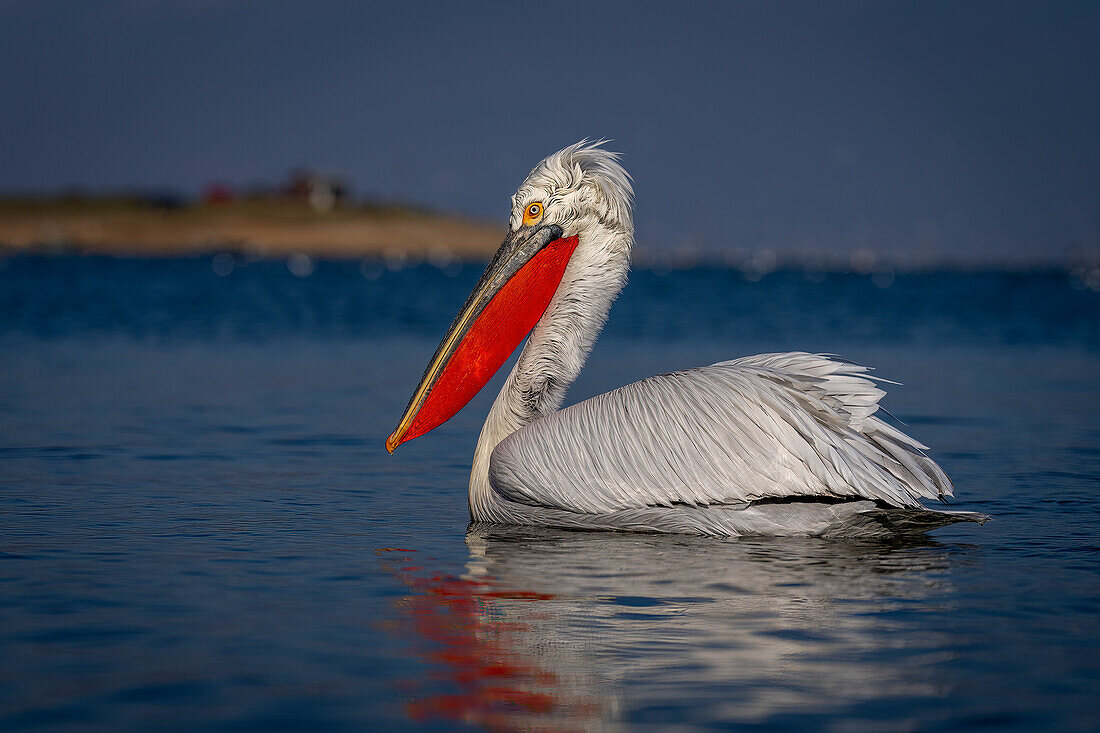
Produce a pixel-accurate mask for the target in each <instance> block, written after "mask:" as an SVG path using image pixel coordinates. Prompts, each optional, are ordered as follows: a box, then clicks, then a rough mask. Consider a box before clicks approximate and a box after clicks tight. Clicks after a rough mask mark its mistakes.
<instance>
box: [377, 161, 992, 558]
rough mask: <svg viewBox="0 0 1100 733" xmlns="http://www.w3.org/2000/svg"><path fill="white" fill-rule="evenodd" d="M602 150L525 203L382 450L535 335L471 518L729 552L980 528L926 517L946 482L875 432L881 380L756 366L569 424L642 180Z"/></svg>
mask: <svg viewBox="0 0 1100 733" xmlns="http://www.w3.org/2000/svg"><path fill="white" fill-rule="evenodd" d="M601 144H602V143H588V142H587V141H581V142H579V143H577V144H575V145H571V146H569V147H567V148H565V149H564V150H561V151H559V152H557V153H554V154H553V155H551V156H549V157H548V158H546V159H545V160H543V161H542V162H541V163H539V164H538V165H537V166H536V167H535V169H534V170H532V171H531V173H530V175H528V176H527V179H526V180H525V181H524V182H523V185H521V186H520V187H519V190H518V191H516V193H515V195H514V196H513V197H512V213H511V219H510V221H509V231H508V234H507V236H506V237H505V238H504V242H503V243H502V244H501V245H500V249H498V250H497V252H496V254H495V255H494V256H493V259H492V261H491V262H490V263H489V266H488V267H487V268H486V270H485V273H484V274H483V275H482V276H481V280H480V281H479V282H478V284H477V286H476V287H475V288H474V291H473V292H472V293H471V294H470V297H469V298H468V299H467V300H466V304H465V305H464V306H463V307H462V310H460V311H459V313H458V315H457V316H456V317H455V319H454V322H453V323H452V324H451V327H450V328H449V329H448V330H447V333H446V334H445V335H444V337H443V341H442V342H441V343H440V344H439V348H438V349H437V350H436V352H435V356H433V357H432V360H431V362H430V363H429V364H428V368H427V369H426V370H425V371H424V376H423V377H422V378H421V380H420V384H419V386H417V388H416V391H415V392H414V393H413V396H412V399H411V400H409V405H408V407H406V408H405V412H404V414H403V415H402V416H401V421H400V423H399V424H398V426H397V429H395V430H394V431H393V433H392V434H391V435H390V436H389V439H388V440H387V441H386V449H387V450H388V451H390V452H391V453H392V452H393V450H394V449H395V448H396V447H397V446H398V445H400V444H401V443H403V442H405V441H407V440H411V439H412V438H415V437H417V436H419V435H423V434H424V433H426V432H428V431H429V430H432V429H433V428H435V427H437V426H438V425H440V424H441V423H443V422H444V421H446V420H448V419H450V418H451V417H452V416H453V415H454V414H455V413H457V412H458V411H459V410H460V409H462V407H463V406H464V405H466V403H467V402H469V401H470V400H471V399H472V398H473V397H474V395H475V394H477V392H478V391H479V390H480V389H481V388H482V387H483V386H484V385H485V383H486V382H488V381H489V379H490V378H492V376H493V374H494V373H496V371H497V370H498V369H499V368H500V366H501V365H502V364H503V363H504V362H505V361H506V360H507V359H508V357H509V356H510V355H511V353H512V352H513V351H514V350H515V348H516V347H517V346H518V345H519V343H520V342H521V341H522V340H523V338H524V337H525V336H527V335H528V333H530V338H529V339H528V340H527V345H526V346H525V347H524V349H523V352H522V353H521V354H520V357H519V359H518V361H517V362H516V365H515V367H514V368H513V369H512V373H511V374H509V375H508V380H507V382H505V384H504V388H503V389H501V391H500V394H499V395H497V398H496V401H495V402H494V403H493V407H492V409H491V410H490V411H489V416H488V418H486V420H485V425H484V426H483V427H482V429H481V436H480V437H479V438H478V442H477V448H476V450H475V452H474V461H473V469H472V471H471V473H470V489H469V504H470V516H471V518H472V519H473V520H474V521H478V522H494V523H502V524H521V525H522V524H527V525H543V526H551V527H561V528H574V529H600V530H630V531H640V532H676V533H687V534H703V535H714V536H725V537H734V536H742V535H819V536H872V535H879V534H886V533H892V532H897V531H907V530H909V531H911V530H917V531H923V530H928V529H932V528H934V527H939V526H943V525H945V524H950V523H952V522H958V521H964V520H969V521H976V522H982V521H984V520H985V519H986V518H987V517H985V516H984V515H981V514H975V513H970V512H944V511H933V510H930V509H925V508H924V507H922V506H921V504H920V499H922V498H929V499H935V498H938V499H940V500H943V499H944V498H945V497H948V496H950V495H951V488H952V487H951V481H950V480H949V479H948V478H947V476H946V475H945V474H944V472H943V471H942V470H941V469H940V467H939V466H938V465H936V463H935V462H934V461H932V460H931V459H930V458H928V457H926V456H925V455H924V453H923V452H922V449H925V446H923V445H921V444H920V443H918V442H917V441H916V440H914V439H913V438H910V437H909V436H908V435H905V434H904V433H902V432H900V431H899V430H897V429H895V428H893V427H891V426H890V425H888V424H886V423H885V422H883V421H882V420H880V419H879V418H878V417H875V415H874V413H875V412H876V411H877V410H878V401H879V398H881V397H882V396H883V394H885V393H884V392H883V391H882V390H881V389H879V387H878V386H877V384H876V381H882V380H876V379H875V378H874V377H871V376H869V375H868V373H867V372H868V369H867V368H866V367H863V366H859V365H856V364H852V363H850V362H846V361H841V360H838V359H835V358H831V357H829V356H824V355H819V354H807V353H802V352H793V353H788V354H762V355H759V356H750V357H745V358H742V359H736V360H734V361H726V362H721V363H718V364H714V365H711V366H708V367H699V368H697V369H689V370H687V371H682V372H673V373H671V374H661V375H658V376H656V377H650V378H648V379H643V380H642V381H640V382H635V383H634V384H629V385H627V386H625V387H621V388H619V389H616V390H614V391H612V392H608V393H606V394H602V395H599V396H597V397H593V398H592V399H590V400H585V401H584V402H581V403H579V404H576V405H573V406H571V407H568V408H566V409H564V410H559V408H560V407H561V403H562V400H563V399H564V397H565V392H566V389H567V388H568V387H569V385H570V384H571V383H572V382H573V380H574V379H576V377H577V375H578V374H579V373H580V369H581V365H583V364H584V361H585V358H586V357H587V356H588V354H589V352H590V351H591V349H592V345H593V343H595V341H596V338H597V336H599V333H600V331H601V330H602V329H603V325H604V323H605V322H606V320H607V314H608V311H609V310H610V308H611V303H612V302H613V301H614V300H615V298H616V297H617V296H618V294H619V292H620V291H621V290H622V288H623V285H624V284H625V283H626V276H627V270H628V269H629V266H630V252H631V248H632V247H633V245H634V223H633V199H634V190H633V187H632V185H631V178H630V175H629V174H628V173H627V172H626V171H625V170H624V169H623V167H622V166H621V165H620V164H619V156H618V154H616V153H612V152H609V151H607V150H604V149H602V148H601V147H600V145H601Z"/></svg>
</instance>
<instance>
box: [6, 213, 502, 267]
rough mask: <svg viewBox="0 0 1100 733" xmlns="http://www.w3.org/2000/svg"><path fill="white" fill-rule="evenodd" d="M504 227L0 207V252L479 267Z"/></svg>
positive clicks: (417, 218)
mask: <svg viewBox="0 0 1100 733" xmlns="http://www.w3.org/2000/svg"><path fill="white" fill-rule="evenodd" d="M503 234H504V227H503V225H502V226H499V227H495V226H491V225H489V224H486V223H482V222H476V221H471V220H468V219H462V218H458V217H453V216H447V215H441V214H431V213H421V212H415V211H409V210H402V209H377V210H362V209H337V210H333V211H330V212H326V213H316V212H313V211H311V210H310V209H308V208H307V207H305V206H294V205H289V206H274V205H247V204H227V205H222V206H195V207H187V208H182V209H174V210H158V209H154V208H149V207H139V206H106V205H81V206H67V205H63V204H37V205H11V204H6V205H3V206H0V248H3V249H7V250H9V251H10V250H16V251H28V250H36V249H37V250H49V251H58V250H61V251H74V252H84V253H89V254H110V255H124V256H179V255H194V254H204V253H213V252H226V251H232V252H248V253H251V254H259V255H270V256H280V255H287V254H293V253H304V254H309V255H315V256H322V257H346V258H352V257H364V256H369V255H385V254H387V253H407V254H410V255H421V256H433V255H434V256H436V257H439V256H443V257H457V258H459V259H485V258H486V257H488V256H489V255H491V254H492V252H493V251H494V250H495V249H496V247H497V246H498V245H499V244H500V240H501V237H502V236H503Z"/></svg>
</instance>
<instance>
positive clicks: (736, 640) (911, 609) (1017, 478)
mask: <svg viewBox="0 0 1100 733" xmlns="http://www.w3.org/2000/svg"><path fill="white" fill-rule="evenodd" d="M294 270H296V271H294ZM478 274H479V268H477V267H474V266H469V265H467V266H465V267H463V268H461V269H459V268H457V267H453V266H452V267H448V268H447V269H446V271H444V270H441V269H438V268H433V267H430V266H427V265H424V266H420V267H413V268H406V269H399V270H390V269H386V268H384V267H380V266H378V265H377V264H376V263H365V264H363V263H355V262H327V261H321V262H310V263H309V267H303V266H302V263H301V262H298V263H297V264H296V265H294V267H293V268H288V266H287V263H284V262H271V261H257V262H249V261H245V260H241V259H235V260H232V261H227V260H225V259H224V258H223V259H221V260H216V259H214V258H206V257H200V258H194V259H186V260H125V259H117V260H116V259H110V258H82V257H68V256H62V257H37V256H24V257H15V258H10V259H8V260H5V261H3V264H2V265H0V414H3V416H4V417H3V422H2V423H0V589H2V593H0V653H2V656H3V658H4V659H5V660H6V663H5V664H4V665H0V725H3V726H4V727H7V728H10V729H34V728H45V729H57V728H67V727H68V728H80V729H87V728H93V729H103V730H117V729H147V728H150V727H156V728H158V729H165V730H173V729H193V728H197V727H202V728H212V729H232V730H237V729H264V730H266V729H271V728H318V727H322V728H327V729H342V728H348V729H362V728H363V727H384V728H387V729H448V730H449V729H454V728H456V727H470V728H475V729H476V728H481V729H490V730H526V729H624V730H625V729H631V730H634V729H652V730H664V729H666V727H668V726H677V725H678V726H699V727H716V726H717V727H721V726H736V725H743V726H747V727H753V728H757V729H761V730H785V729H796V728H802V727H807V726H812V727H824V728H828V729H833V730H876V731H877V730H917V729H920V730H955V729H962V728H968V727H973V726H976V725H987V726H989V725H991V726H995V727H998V728H1004V729H1018V730H1032V729H1036V728H1042V729H1049V730H1089V729H1095V727H1096V726H1097V724H1098V722H1100V703H1098V702H1097V700H1098V699H1100V698H1098V695H1097V693H1098V692H1100V689H1098V687H1100V661H1098V660H1100V655H1098V654H1097V651H1098V649H1097V647H1098V645H1100V626H1098V624H1097V620H1098V614H1100V582H1098V571H1100V553H1098V550H1100V525H1098V522H1097V517H1098V516H1100V512H1098V510H1100V499H1098V497H1097V489H1098V486H1100V423H1098V421H1097V418H1096V408H1097V406H1098V404H1100V403H1098V397H1100V388H1098V387H1097V376H1098V375H1100V369H1098V367H1100V294H1098V293H1096V292H1094V291H1092V290H1090V289H1089V288H1088V287H1087V284H1086V283H1085V282H1084V281H1083V280H1082V279H1081V278H1079V277H1078V278H1076V279H1075V278H1074V277H1071V274H1070V273H1066V272H1063V271H1058V270H1050V271H1041V272H998V271H975V272H940V273H934V272H933V273H910V274H903V273H898V274H896V275H895V276H894V277H893V278H892V279H891V280H890V281H889V282H886V281H885V280H884V279H882V278H880V279H879V280H878V281H877V282H876V281H875V280H874V279H873V278H872V276H871V275H858V274H851V273H848V274H844V273H833V274H830V273H824V274H823V273H820V272H801V271H794V270H788V271H779V272H774V273H770V274H765V275H763V276H761V277H759V278H756V277H754V278H752V279H754V280H756V281H750V279H747V278H746V276H745V274H744V273H742V272H739V271H737V270H730V269H723V268H696V269H691V270H685V271H675V272H668V273H664V274H662V273H659V272H654V271H650V270H644V269H643V270H639V271H637V272H634V273H633V274H632V279H631V282H630V284H629V285H628V287H627V289H626V291H625V292H624V294H623V296H622V298H621V300H620V302H619V303H618V304H617V305H616V306H615V308H614V309H613V310H612V314H611V321H610V323H609V324H608V328H607V331H606V333H605V336H604V338H603V339H601V341H600V342H599V344H598V345H597V347H596V349H595V351H594V353H593V355H592V359H591V361H590V363H589V365H588V367H587V368H586V369H585V371H584V372H583V373H582V376H581V379H580V380H579V381H578V383H577V385H576V386H575V387H574V389H573V391H572V392H571V396H570V399H582V398H584V397H587V396H590V395H592V394H596V393H599V392H602V391H604V390H607V389H611V388H614V387H616V386H619V385H621V384H624V383H626V382H628V381H631V380H634V379H638V378H641V377H644V376H647V375H649V374H652V373H656V372H660V371H667V370H671V369H677V368H684V367H689V366H693V365H696V364H702V363H710V362H713V361H717V360H720V359H725V358H731V357H734V356H739V355H744V354H749V353H758V352H763V351H774V350H792V349H802V350H811V351H823V352H835V353H840V354H842V355H843V356H845V357H848V358H851V359H854V360H856V361H860V362H864V363H868V364H872V365H874V366H876V367H877V368H878V373H879V374H880V375H882V376H884V377H887V378H891V379H895V380H898V381H900V382H903V385H901V386H896V387H891V388H890V392H889V395H888V397H887V399H886V406H887V407H888V408H889V409H890V410H891V412H892V413H893V414H895V415H897V417H898V418H899V419H901V420H903V421H905V423H906V424H907V425H908V427H909V429H910V430H912V432H913V433H915V434H916V435H917V437H919V438H920V439H921V440H923V441H924V442H926V443H929V444H930V445H932V447H933V449H934V450H933V455H934V456H935V457H936V458H937V459H938V460H939V461H940V462H941V463H942V465H943V466H944V467H945V469H946V470H947V472H948V473H949V474H950V475H951V476H952V477H953V478H954V480H955V482H956V485H957V494H958V497H957V502H956V507H957V508H961V509H973V510H976V511H982V512H986V513H989V514H991V515H993V516H994V517H995V519H994V521H992V522H990V523H989V524H987V525H985V526H984V527H976V526H967V527H951V528H946V529H944V530H941V531H938V532H936V533H935V534H933V535H931V536H930V537H929V538H927V539H925V540H919V541H904V542H896V543H876V544H859V543H857V544H853V543H840V542H823V541H817V540H798V541H792V540H782V541H776V540H760V539H758V540H741V541H718V540H707V539H699V538H691V537H655V536H631V535H614V534H602V533H568V532H551V531H543V530H537V529H533V528H501V527H471V528H468V527H467V519H468V517H467V513H466V506H465V480H466V475H467V472H468V466H469V460H470V454H471V452H472V450H473V444H474V441H475V440H476V435H477V431H478V429H479V427H480V423H481V420H482V419H483V417H484V414H485V412H486V410H487V409H488V405H489V402H490V401H491V399H492V396H493V394H494V393H495V389H496V388H497V387H498V386H499V383H500V377H499V376H498V378H497V379H496V380H495V381H494V382H493V383H492V384H491V385H490V387H489V388H487V389H486V390H485V391H484V392H483V393H482V394H481V395H479V396H478V397H477V398H476V399H475V400H474V402H473V403H471V405H470V406H469V407H468V408H467V409H466V410H465V411H463V412H462V413H460V414H459V415H458V416H457V417H456V418H454V419H453V420H452V421H451V422H449V423H448V424H446V425H445V426H443V427H441V428H440V429H438V430H437V431H435V432H433V433H432V434H430V435H428V436H425V437H422V438H419V439H417V440H415V441H412V442H411V443H409V444H407V445H405V446H402V448H401V449H399V450H398V452H397V453H396V454H395V455H394V456H388V455H386V454H385V451H384V448H383V443H384V440H385V436H386V435H387V434H388V432H389V430H391V429H392V427H393V422H394V421H395V420H396V418H397V417H398V415H399V414H400V411H401V409H402V407H404V403H405V401H406V400H407V398H408V396H409V392H410V390H411V389H412V388H413V387H414V386H415V382H416V379H417V377H418V376H419V374H420V371H421V369H422V368H423V366H424V363H425V362H426V360H427V358H428V357H429V356H430V355H431V352H432V351H433V349H434V347H435V342H436V339H437V338H438V337H439V335H440V334H441V333H442V331H443V329H444V328H445V327H446V325H447V324H448V323H449V321H450V318H451V317H452V316H453V313H454V311H455V309H456V308H457V307H458V306H459V305H460V304H461V302H462V300H463V299H464V297H465V295H466V293H467V292H468V290H469V288H470V287H471V286H472V284H473V282H474V281H475V280H476V278H477V276H478Z"/></svg>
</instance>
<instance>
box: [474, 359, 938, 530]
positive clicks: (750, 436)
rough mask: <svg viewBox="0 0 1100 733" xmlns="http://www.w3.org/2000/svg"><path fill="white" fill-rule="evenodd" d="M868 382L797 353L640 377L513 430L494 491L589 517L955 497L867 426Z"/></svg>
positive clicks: (915, 450)
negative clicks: (771, 502) (776, 503)
mask: <svg viewBox="0 0 1100 733" xmlns="http://www.w3.org/2000/svg"><path fill="white" fill-rule="evenodd" d="M868 371H869V370H868V369H867V368H866V367H863V366H860V365H858V364H852V363H849V362H845V361H841V360H837V359H834V358H830V357H828V356H824V355H817V354H807V353H801V352H795V353H787V354H762V355H759V356H751V357H747V358H743V359H736V360H734V361H727V362H722V363H719V364H714V365H712V366H709V367H701V368H698V369H690V370H687V371H683V372H673V373H671V374H661V375H659V376H655V377H650V378H648V379H643V380H642V381H640V382H635V383H634V384H629V385H627V386H625V387H621V388H620V389H617V390H614V391H612V392H608V393H606V394H602V395H599V396H597V397H593V398H592V399H589V400H585V401H584V402H581V403H579V404H576V405H573V406H571V407H568V408H566V409H564V410H562V411H560V412H556V413H554V414H551V415H548V416H546V417H543V418H540V419H539V420H536V421H535V422H533V423H530V424H529V425H526V426H525V427H523V428H521V429H519V430H517V431H516V432H515V433H513V434H512V435H510V436H508V437H507V438H505V439H504V440H503V441H501V443H500V444H499V445H498V446H497V447H496V448H495V449H494V451H493V454H492V459H491V462H490V467H489V481H490V484H491V485H492V487H493V489H494V490H495V491H497V492H498V493H500V494H501V495H503V496H504V497H506V498H507V499H510V500H512V501H515V502H520V503H524V504H529V505H534V506H543V507H550V508H556V509H563V510H568V511H572V512H583V513H590V514H605V513H608V512H614V511H619V510H624V509H635V508H640V507H646V506H673V505H689V506H710V505H716V504H740V503H748V502H753V501H759V500H765V499H783V498H788V497H807V498H811V497H834V498H852V499H856V498H862V499H872V500H876V501H879V502H884V503H886V504H888V505H890V506H895V507H919V506H920V504H919V499H920V498H922V497H925V498H940V499H942V498H943V497H944V496H950V495H951V482H950V480H949V479H948V478H947V476H946V475H945V474H944V473H943V471H942V470H941V469H940V467H939V466H938V465H936V463H935V462H934V461H932V460H931V459H930V458H928V457H926V456H925V455H924V453H923V452H922V449H925V446H923V445H921V444H920V443H918V442H917V441H916V440H914V439H913V438H910V437H909V436H907V435H905V434H904V433H902V432H900V431H899V430H897V429H895V428H893V427H891V426H890V425H888V424H886V423H885V422H883V421H882V420H880V419H879V418H877V417H875V416H874V413H875V412H876V411H877V410H878V401H879V399H880V398H881V397H882V396H883V395H884V394H885V393H884V392H883V391H882V390H881V389H879V387H878V385H877V384H876V382H881V381H883V380H876V379H875V378H873V377H870V376H869V375H868Z"/></svg>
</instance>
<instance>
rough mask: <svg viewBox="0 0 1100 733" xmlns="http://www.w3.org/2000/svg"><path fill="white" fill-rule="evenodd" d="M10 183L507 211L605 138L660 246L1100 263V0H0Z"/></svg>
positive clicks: (4, 164) (0, 178)
mask: <svg viewBox="0 0 1100 733" xmlns="http://www.w3.org/2000/svg"><path fill="white" fill-rule="evenodd" d="M0 13H2V18H3V22H2V23H0V64H2V68H3V69H4V72H3V74H2V75H0V94H2V96H0V99H3V100H4V105H3V107H4V109H3V112H2V113H0V140H2V141H3V142H2V143H0V189H4V190H8V191H12V190H28V189H30V190H39V191H48V190H56V189H60V188H63V187H67V186H73V185H79V186H83V187H86V188H89V189H99V188H120V187H130V186H166V187H173V188H179V189H182V190H185V191H196V190H198V189H199V188H200V187H201V185H202V184H203V183H204V182H206V181H209V180H211V179H223V180H228V181H231V182H234V183H240V184H244V183H248V182H253V181H269V182H271V181H275V180H279V179H281V178H282V177H283V175H284V174H285V172H286V171H287V169H288V168H290V167H292V166H295V165H302V164H304V165H309V166H313V167H317V168H320V169H324V170H331V171H335V172H342V173H344V174H346V175H347V176H348V177H349V178H350V179H351V181H352V182H353V184H354V188H355V190H356V192H357V193H359V194H372V195H376V196H384V197H393V198H399V199H408V200H412V201H417V202H423V203H426V204H429V205H432V206H435V207H439V208H444V209H449V210H454V211H460V212H466V213H470V214H474V215H477V216H483V217H487V218H492V219H496V220H498V221H503V219H504V217H505V215H506V213H507V205H508V196H509V195H510V194H511V192H512V191H513V190H514V188H515V187H516V185H517V184H518V183H519V182H520V181H521V180H522V178H523V176H524V175H525V174H526V172H527V171H528V170H529V169H530V167H531V165H533V164H534V163H535V162H536V161H537V160H538V159H539V158H540V157H541V156H543V155H545V154H547V153H549V152H552V151H553V150H555V149H557V148H559V147H561V146H563V145H565V144H567V143H570V142H573V141H575V140H577V139H579V138H581V137H610V138H614V140H615V142H614V145H613V147H614V148H616V149H618V150H621V151H623V152H624V153H626V155H627V157H626V163H627V167H628V169H629V170H630V171H631V172H632V173H633V175H634V177H635V179H636V183H637V191H638V217H637V221H638V239H639V241H640V242H642V243H645V244H648V245H650V246H660V245H662V244H667V245H672V246H677V245H681V244H684V243H695V244H698V245H703V246H716V247H717V246H730V245H732V246H739V247H743V248H748V249H755V248H760V247H770V248H775V249H780V250H784V249H790V248H815V247H825V248H829V249H834V250H838V249H839V250H847V249H853V248H861V247H867V248H872V249H883V250H890V251H901V250H906V249H929V248H931V249H934V250H939V251H959V250H965V251H968V252H979V251H980V252H987V253H996V254H1004V255H1012V254H1019V253H1036V252H1046V251H1052V250H1053V251H1067V250H1080V249H1086V250H1092V251H1096V250H1097V249H1100V205H1098V203H1097V202H1100V134H1098V132H1097V131H1098V130H1100V42H1098V40H1097V39H1100V3H1091V2H1085V3H1049V2H1035V3H1012V2H989V3H986V2H978V3H957V2H946V3H939V2H926V1H922V2H912V3H908V2H879V1H876V2H842V3H821V2H807V3H773V2H747V3H714V4H705V3H700V4H692V3H678V4H675V5H673V4H671V3H670V4H663V5H649V4H640V3H629V2H628V3H568V2H555V3H531V4H528V3H520V2H504V3H490V2H481V3H448V4H443V3H412V2H390V3H365V2H309V3H305V2H302V3H284V2H244V1H238V0H180V1H179V2H167V1H164V2H160V1H157V0H129V1H125V2H123V1H116V2H111V1H108V0H103V1H101V2H87V1H86V0H73V1H71V2H55V1H53V0H0Z"/></svg>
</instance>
